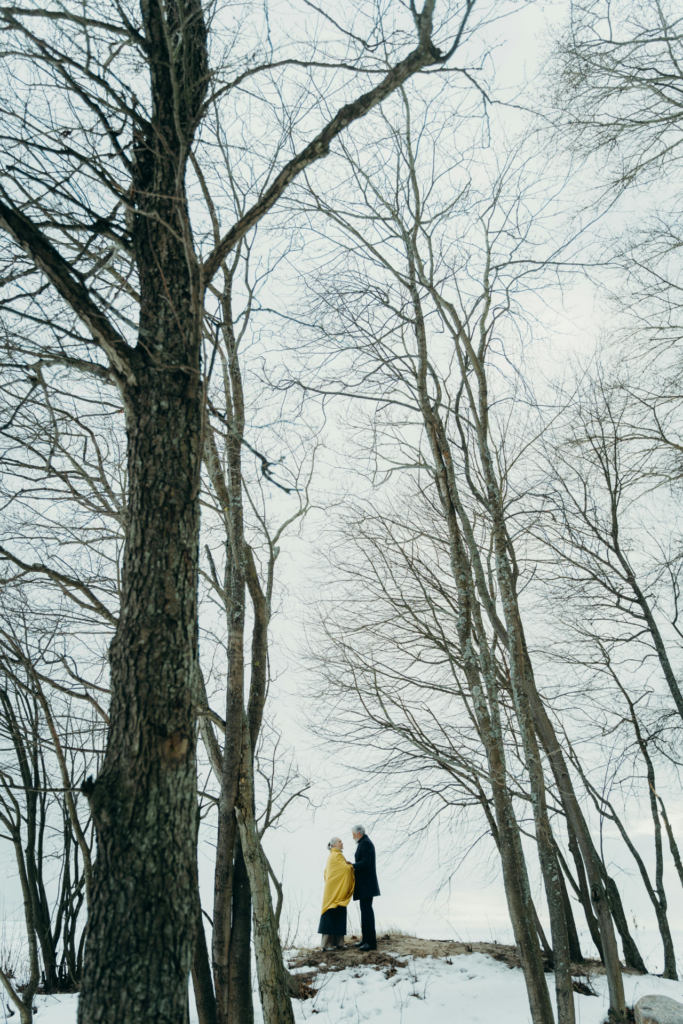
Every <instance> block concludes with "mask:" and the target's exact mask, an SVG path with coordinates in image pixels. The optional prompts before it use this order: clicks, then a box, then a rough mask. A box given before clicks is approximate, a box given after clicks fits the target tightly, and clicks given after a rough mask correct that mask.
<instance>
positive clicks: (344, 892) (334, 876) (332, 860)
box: [322, 846, 355, 914]
mask: <svg viewBox="0 0 683 1024" xmlns="http://www.w3.org/2000/svg"><path fill="white" fill-rule="evenodd" d="M324 878H325V891H324V893H323V909H322V913H323V914H324V913H325V912H326V911H327V910H330V909H331V908H332V907H347V906H348V905H349V903H350V901H351V897H352V896H353V886H354V884H355V873H354V870H353V866H352V865H351V864H348V863H347V861H346V858H345V857H344V854H343V853H342V852H341V850H338V849H337V848H336V846H333V847H332V849H331V850H330V855H329V857H328V858H327V864H326V865H325V875H324Z"/></svg>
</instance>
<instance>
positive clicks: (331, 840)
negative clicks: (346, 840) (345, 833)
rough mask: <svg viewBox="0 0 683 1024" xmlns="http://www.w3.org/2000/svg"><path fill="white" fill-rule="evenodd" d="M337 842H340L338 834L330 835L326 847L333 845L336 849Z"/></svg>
mask: <svg viewBox="0 0 683 1024" xmlns="http://www.w3.org/2000/svg"><path fill="white" fill-rule="evenodd" d="M337 843H341V839H340V838H339V836H332V838H331V839H330V841H329V843H328V844H327V849H328V850H331V849H332V848H333V847H334V848H335V849H336V848H337Z"/></svg>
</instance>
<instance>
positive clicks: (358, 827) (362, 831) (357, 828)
mask: <svg viewBox="0 0 683 1024" xmlns="http://www.w3.org/2000/svg"><path fill="white" fill-rule="evenodd" d="M351 831H352V832H355V833H356V834H358V832H360V834H361V835H362V836H364V835H365V829H364V828H363V826H362V825H354V826H353V828H352V829H351Z"/></svg>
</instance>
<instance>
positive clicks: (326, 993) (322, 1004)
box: [0, 953, 683, 1024]
mask: <svg viewBox="0 0 683 1024" xmlns="http://www.w3.org/2000/svg"><path fill="white" fill-rule="evenodd" d="M406 960H407V966H406V967H399V968H398V970H397V972H396V974H395V975H394V976H393V977H391V978H387V977H386V974H385V971H383V970H375V969H374V968H373V967H371V966H367V967H350V968H344V969H343V970H339V971H332V970H330V971H329V972H328V973H327V974H323V973H321V974H318V976H317V981H315V982H314V986H315V987H316V988H318V992H317V994H316V996H315V997H314V998H313V999H308V1000H306V1001H305V1002H298V1001H295V1003H294V1010H295V1016H296V1020H297V1024H303V1021H308V1020H310V1021H311V1024H363V1022H365V1021H374V1020H375V1018H381V1022H380V1021H379V1020H378V1022H377V1024H493V1022H495V1024H528V1022H529V1021H530V1020H531V1015H530V1013H529V1004H528V1002H527V997H526V991H525V988H524V978H523V976H522V972H521V971H520V970H517V969H513V970H511V969H510V968H509V967H506V966H505V964H502V963H498V962H497V961H496V960H492V959H491V958H490V957H488V956H486V955H485V954H483V953H472V954H470V955H469V956H454V957H452V958H451V961H452V962H451V963H449V962H448V958H443V959H441V958H440V959H435V958H432V957H425V958H412V957H402V962H405V961H406ZM333 964H334V961H333V960H332V959H330V960H329V961H328V967H332V966H333ZM546 978H547V980H548V982H549V984H550V985H551V987H552V975H546ZM592 983H593V987H594V988H595V991H596V992H597V993H598V995H597V998H596V997H595V996H586V995H578V994H577V996H576V1015H577V1024H602V1022H603V1021H604V1020H605V1018H606V1016H607V1006H608V1002H607V985H606V982H605V978H604V977H596V978H594V979H593V981H592ZM624 987H625V989H626V999H627V1002H628V1004H629V1005H631V1006H632V1005H633V1003H634V1002H635V1001H636V1000H637V999H639V998H640V996H642V995H646V994H653V993H659V994H662V995H667V996H670V997H671V998H672V999H678V1000H679V1001H680V1002H683V983H681V982H677V981H664V980H663V979H662V978H656V977H652V976H651V975H646V976H645V977H643V976H638V977H635V976H625V977H624ZM552 994H553V995H554V993H552ZM76 999H77V997H76V996H60V997H54V996H39V997H38V998H37V1000H36V1003H37V1006H38V1014H37V1021H38V1024H75V1021H76ZM256 1002H257V1003H258V1000H256ZM190 1005H191V1012H190V1019H191V1021H194V1022H196V1020H197V1017H196V1012H195V1009H194V1005H193V1000H192V999H191V1003H190ZM256 1020H257V1022H259V1024H260V1021H261V1016H260V1013H258V1008H257V1014H256ZM1 1021H2V1017H1V1016H0V1022H1Z"/></svg>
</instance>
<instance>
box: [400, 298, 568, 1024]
mask: <svg viewBox="0 0 683 1024" xmlns="http://www.w3.org/2000/svg"><path fill="white" fill-rule="evenodd" d="M412 299H413V308H414V312H415V332H416V338H417V342H418V356H419V362H418V394H419V401H420V410H421V413H422V417H423V422H424V424H425V428H426V431H427V436H428V439H429V443H430V448H431V452H432V459H433V464H434V472H435V477H436V483H437V488H438V493H439V497H440V500H441V506H442V509H443V512H444V517H445V520H446V523H447V526H448V532H449V542H450V557H451V569H452V574H453V579H454V581H455V584H456V589H457V595H458V623H457V630H458V642H459V647H460V653H461V657H462V662H463V668H464V671H465V675H466V678H467V681H468V685H469V687H470V691H471V693H472V697H473V702H474V708H475V714H476V716H477V721H478V724H479V728H480V733H481V736H482V740H483V743H484V747H485V750H486V756H487V760H488V767H489V779H490V784H491V791H492V795H493V804H494V808H495V812H496V820H497V824H498V836H499V849H500V855H501V864H502V868H503V879H504V885H505V893H506V898H507V902H508V909H509V912H510V920H511V922H512V927H513V931H514V934H515V939H516V942H517V945H518V947H519V950H520V957H521V960H522V967H523V970H524V976H525V981H526V986H527V994H528V998H529V1007H530V1010H531V1016H532V1020H533V1021H534V1024H552V1022H553V1012H552V1006H551V1003H550V995H549V992H548V986H547V984H546V981H545V974H544V970H543V961H542V958H541V954H540V949H539V945H538V938H537V934H536V923H535V908H534V905H533V900H532V899H531V892H530V888H529V880H528V875H527V870H526V862H525V860H524V853H523V850H522V844H521V839H520V835H519V828H518V825H517V821H516V819H515V815H514V808H513V805H512V799H511V797H510V792H509V789H508V786H507V778H506V767H505V757H504V752H503V751H504V747H503V738H502V733H501V727H500V718H499V715H498V697H497V684H496V680H495V672H494V670H493V665H492V662H491V656H490V651H489V649H488V644H487V642H486V636H485V633H484V630H483V627H482V624H481V619H480V617H479V616H478V603H477V601H476V598H475V597H474V595H473V585H472V579H471V568H470V563H469V559H468V558H467V554H466V551H465V547H464V545H463V542H462V537H461V533H460V527H459V525H458V518H457V514H456V511H455V507H454V504H453V493H452V478H451V474H450V473H449V468H450V466H451V465H452V462H451V454H450V450H449V448H448V446H446V447H444V444H443V426H442V424H441V422H440V419H439V416H438V413H437V412H436V411H435V409H433V408H432V404H431V402H430V399H429V394H428V391H427V372H428V354H427V342H426V334H425V327H424V320H423V317H422V310H421V305H420V300H419V295H418V293H417V289H416V288H415V287H413V289H412ZM477 626H478V629H477ZM473 629H476V630H477V638H478V641H479V642H478V649H479V655H478V656H477V654H476V652H475V648H474V635H473ZM480 671H481V672H482V673H483V675H484V678H485V679H486V685H487V691H488V695H489V700H488V702H487V700H486V696H485V694H484V690H483V687H482V685H481V677H480Z"/></svg>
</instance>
